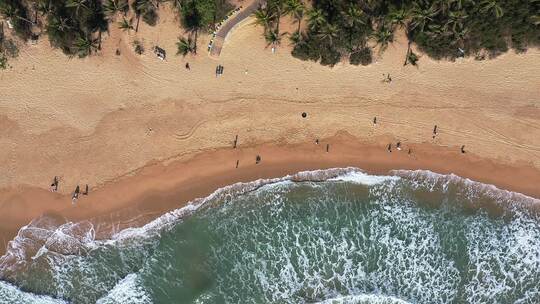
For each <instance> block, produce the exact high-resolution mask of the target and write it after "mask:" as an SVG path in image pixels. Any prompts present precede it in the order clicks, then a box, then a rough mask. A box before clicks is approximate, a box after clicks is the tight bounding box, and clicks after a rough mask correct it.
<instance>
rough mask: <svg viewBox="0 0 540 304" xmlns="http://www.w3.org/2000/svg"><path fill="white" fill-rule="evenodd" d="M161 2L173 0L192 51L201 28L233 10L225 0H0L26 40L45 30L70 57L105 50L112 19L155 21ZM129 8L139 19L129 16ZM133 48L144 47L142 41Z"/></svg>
mask: <svg viewBox="0 0 540 304" xmlns="http://www.w3.org/2000/svg"><path fill="white" fill-rule="evenodd" d="M163 2H172V5H173V6H174V8H175V9H176V10H177V11H178V13H179V14H180V16H181V18H180V19H181V22H182V25H183V27H184V28H185V29H187V31H188V32H189V34H190V39H191V40H192V41H193V44H194V50H193V51H196V45H197V43H196V42H197V34H198V32H199V31H200V30H211V29H213V28H214V27H215V26H214V24H215V23H216V22H219V21H221V20H222V19H223V18H224V17H225V16H226V15H227V13H228V12H229V11H230V10H231V9H232V6H231V5H230V4H229V3H228V2H227V1H226V0H0V14H1V15H2V17H4V18H5V19H7V20H8V21H9V22H10V24H12V25H13V32H14V33H15V34H16V35H17V36H18V37H19V38H21V39H22V40H23V41H27V40H29V39H31V38H32V37H34V36H37V35H38V34H39V33H41V32H45V33H46V34H47V35H48V38H49V41H50V43H51V45H52V46H53V47H56V48H60V49H61V50H62V51H63V52H64V53H65V54H67V55H69V56H79V57H85V56H89V55H91V54H93V53H95V52H96V51H98V50H99V49H101V36H102V33H103V32H107V31H108V27H109V23H114V24H116V26H118V27H119V28H120V29H122V30H123V31H126V32H129V31H131V30H135V32H137V31H138V29H139V24H140V21H141V19H142V21H143V22H145V23H147V24H149V25H151V26H154V25H155V24H156V23H157V21H158V8H159V5H160V4H161V3H163ZM130 10H131V11H132V15H131V16H134V19H136V21H134V19H131V18H128V17H127V16H128V14H129V11H130ZM120 16H121V17H120ZM134 23H135V24H134ZM192 35H193V36H194V37H191V36H192ZM135 48H136V49H137V50H138V51H142V52H143V51H144V49H142V45H141V44H140V43H139V44H138V45H136V46H135ZM4 57H5V56H4V54H2V58H4ZM1 60H2V62H4V61H5V59H1Z"/></svg>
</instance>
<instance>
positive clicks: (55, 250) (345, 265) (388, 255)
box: [0, 169, 540, 303]
mask: <svg viewBox="0 0 540 304" xmlns="http://www.w3.org/2000/svg"><path fill="white" fill-rule="evenodd" d="M538 203H540V202H539V201H538V200H535V199H531V198H528V197H526V196H523V195H520V194H516V193H512V192H508V191H502V190H498V189H496V188H495V187H493V186H488V185H483V184H480V183H476V182H472V181H469V180H465V179H461V178H459V177H456V176H453V175H450V176H447V175H438V174H434V173H431V172H427V171H396V172H393V176H385V177H381V176H370V175H367V174H364V173H361V172H358V171H357V170H354V169H343V170H329V171H316V172H310V173H302V174H298V175H296V176H293V177H287V178H284V179H274V180H265V181H257V182H254V183H248V184H237V185H234V186H230V187H226V188H224V189H221V190H219V191H217V192H216V193H214V194H213V195H212V196H210V197H209V198H207V199H203V200H198V201H195V202H193V205H191V206H188V207H186V208H183V209H181V210H176V211H174V212H171V213H168V214H166V215H164V216H162V217H161V218H159V219H157V220H155V221H153V222H151V223H149V224H147V225H146V226H144V227H142V228H137V229H127V230H124V231H122V232H120V233H118V234H117V235H115V236H114V237H113V239H111V240H108V241H95V240H94V239H93V229H92V226H91V224H89V223H77V224H64V225H61V226H60V227H58V226H55V223H54V221H47V220H46V219H42V220H41V221H40V222H36V223H33V224H31V225H29V226H28V227H26V228H24V229H22V230H21V232H20V233H19V236H18V238H17V239H16V240H15V242H13V243H12V246H11V247H10V251H9V252H8V254H7V255H6V256H4V257H3V258H1V259H0V276H1V277H2V278H3V279H4V280H6V281H9V282H11V283H9V284H8V283H5V282H0V303H14V302H17V303H62V302H63V301H65V302H70V303H95V302H97V303H317V302H321V303H540V286H539V284H538V282H540V221H539V218H538V215H537V214H534V213H533V212H532V211H530V210H534V208H531V205H535V204H538ZM16 286H17V287H16ZM23 290H24V291H23ZM37 294H41V295H44V296H39V297H38V296H37ZM53 298H54V299H53Z"/></svg>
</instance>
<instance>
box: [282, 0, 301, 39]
mask: <svg viewBox="0 0 540 304" xmlns="http://www.w3.org/2000/svg"><path fill="white" fill-rule="evenodd" d="M305 10H306V8H305V7H304V3H302V1H300V0H288V1H287V2H286V3H285V13H287V14H290V15H291V16H292V17H293V18H294V19H295V20H296V22H298V29H297V32H300V23H301V22H302V18H303V17H304V12H305Z"/></svg>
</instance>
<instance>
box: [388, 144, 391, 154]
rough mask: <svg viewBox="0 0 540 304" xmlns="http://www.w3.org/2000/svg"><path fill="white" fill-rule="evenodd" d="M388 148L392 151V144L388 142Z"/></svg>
mask: <svg viewBox="0 0 540 304" xmlns="http://www.w3.org/2000/svg"><path fill="white" fill-rule="evenodd" d="M387 150H388V152H390V153H392V144H388V148H387Z"/></svg>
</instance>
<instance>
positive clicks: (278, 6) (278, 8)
mask: <svg viewBox="0 0 540 304" xmlns="http://www.w3.org/2000/svg"><path fill="white" fill-rule="evenodd" d="M283 1H284V0H272V1H270V2H269V3H268V8H269V9H270V10H271V11H273V12H274V14H275V17H276V29H275V31H276V34H278V35H279V21H280V18H281V15H282V14H283V6H284V2H283Z"/></svg>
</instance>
